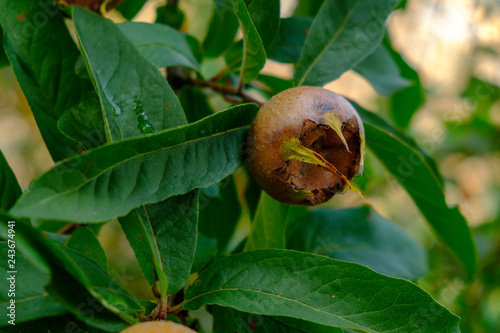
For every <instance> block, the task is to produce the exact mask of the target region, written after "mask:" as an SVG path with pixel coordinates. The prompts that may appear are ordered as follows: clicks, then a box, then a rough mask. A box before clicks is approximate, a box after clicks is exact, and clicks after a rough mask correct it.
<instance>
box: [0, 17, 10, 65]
mask: <svg viewBox="0 0 500 333" xmlns="http://www.w3.org/2000/svg"><path fill="white" fill-rule="evenodd" d="M7 65H9V58H7V55H6V54H5V50H4V49H3V29H2V27H1V26H0V68H1V67H4V66H7Z"/></svg>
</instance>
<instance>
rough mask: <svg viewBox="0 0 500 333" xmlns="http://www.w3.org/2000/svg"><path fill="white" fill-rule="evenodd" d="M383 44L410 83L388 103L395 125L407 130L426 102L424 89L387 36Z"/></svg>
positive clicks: (416, 75) (418, 78) (414, 72)
mask: <svg viewBox="0 0 500 333" xmlns="http://www.w3.org/2000/svg"><path fill="white" fill-rule="evenodd" d="M401 3H402V2H401ZM383 43H384V45H385V47H386V49H387V50H388V51H389V53H390V54H391V56H392V58H393V61H394V62H395V63H396V65H397V66H398V68H399V72H400V73H401V75H402V77H403V78H405V79H406V80H408V81H409V83H410V85H409V86H408V87H405V88H404V89H402V90H399V91H398V92H396V93H394V94H393V95H392V96H391V97H390V98H389V103H388V108H389V113H390V115H391V117H392V119H393V120H394V123H395V124H396V125H397V126H399V127H401V128H407V127H408V126H409V125H410V121H411V119H412V117H413V115H414V114H415V112H416V111H417V110H418V109H419V108H420V107H421V106H422V105H423V104H424V102H425V92H424V88H423V87H422V83H421V82H420V77H419V75H418V73H417V72H416V71H415V70H414V69H413V68H411V67H410V66H409V65H408V64H407V63H406V61H405V60H404V59H403V57H402V56H401V55H400V54H399V53H398V52H397V51H396V50H394V48H393V47H392V45H391V41H390V39H389V36H387V35H386V36H385V38H384V42H383Z"/></svg>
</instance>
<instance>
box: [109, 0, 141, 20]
mask: <svg viewBox="0 0 500 333" xmlns="http://www.w3.org/2000/svg"><path fill="white" fill-rule="evenodd" d="M146 1H147V0H125V1H123V2H122V3H121V4H120V5H119V6H118V7H116V9H117V10H118V11H119V12H120V13H122V15H123V17H124V18H126V19H127V20H128V21H130V20H132V19H133V18H134V17H135V16H136V15H137V13H139V11H140V10H141V9H142V7H143V6H144V4H145V3H146Z"/></svg>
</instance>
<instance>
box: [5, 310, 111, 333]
mask: <svg viewBox="0 0 500 333" xmlns="http://www.w3.org/2000/svg"><path fill="white" fill-rule="evenodd" d="M26 332H36V333H62V332H64V333H76V332H78V333H108V332H110V331H107V330H100V329H97V328H94V327H91V326H88V325H87V324H85V323H83V322H82V321H80V320H77V319H76V318H75V317H74V316H72V315H70V314H67V315H62V316H57V317H49V318H42V319H38V320H31V321H28V322H25V323H17V322H16V325H14V326H12V325H9V326H6V327H1V328H0V333H26Z"/></svg>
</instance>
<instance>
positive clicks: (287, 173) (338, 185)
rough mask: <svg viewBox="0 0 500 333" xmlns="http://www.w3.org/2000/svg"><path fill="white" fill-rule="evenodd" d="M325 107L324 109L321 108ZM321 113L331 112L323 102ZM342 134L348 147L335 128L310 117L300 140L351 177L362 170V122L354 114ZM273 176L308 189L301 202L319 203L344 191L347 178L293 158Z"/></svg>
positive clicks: (293, 185) (347, 121) (291, 184)
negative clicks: (360, 166) (360, 127)
mask: <svg viewBox="0 0 500 333" xmlns="http://www.w3.org/2000/svg"><path fill="white" fill-rule="evenodd" d="M321 111H322V112H321ZM321 111H320V113H327V112H331V110H329V108H327V107H325V105H323V106H322V107H321ZM341 130H342V134H343V136H344V138H345V140H346V142H347V145H348V147H349V151H348V150H347V148H346V146H345V144H344V142H343V141H342V139H341V138H340V136H339V135H338V134H337V132H335V130H334V129H333V128H332V127H331V126H330V125H327V124H325V123H321V122H315V121H313V120H310V119H305V120H304V121H303V125H302V130H301V133H300V136H299V141H300V143H301V145H302V146H304V147H305V148H308V149H310V150H312V151H314V152H316V153H318V154H320V155H321V156H322V157H323V158H324V159H325V160H326V161H328V162H329V163H330V164H332V165H333V166H334V167H335V168H337V170H338V171H339V172H340V173H341V174H342V175H344V176H345V177H347V178H348V179H352V178H353V177H354V176H355V175H356V174H357V173H358V171H359V163H360V159H361V156H360V154H361V153H360V152H361V137H360V134H359V133H360V131H359V125H358V121H357V119H356V117H355V116H354V115H353V116H351V117H350V118H349V119H347V120H345V121H344V122H342V127H341ZM272 176H273V177H276V178H277V179H278V180H279V181H281V182H284V183H287V184H288V185H290V186H291V187H292V188H293V189H294V190H295V191H309V192H310V194H309V195H307V196H305V198H304V199H303V202H302V203H301V204H305V205H317V204H320V203H323V202H325V201H327V200H329V199H330V198H331V197H332V196H333V195H334V194H335V193H338V192H341V191H342V190H343V189H344V187H345V185H346V182H345V181H344V180H342V179H341V177H340V176H338V175H336V174H333V173H331V172H329V171H327V170H325V169H324V168H322V167H321V166H318V165H315V164H311V163H307V162H302V161H299V160H297V159H290V160H288V161H286V162H285V166H284V167H283V168H278V169H276V170H274V171H273V172H272Z"/></svg>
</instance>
